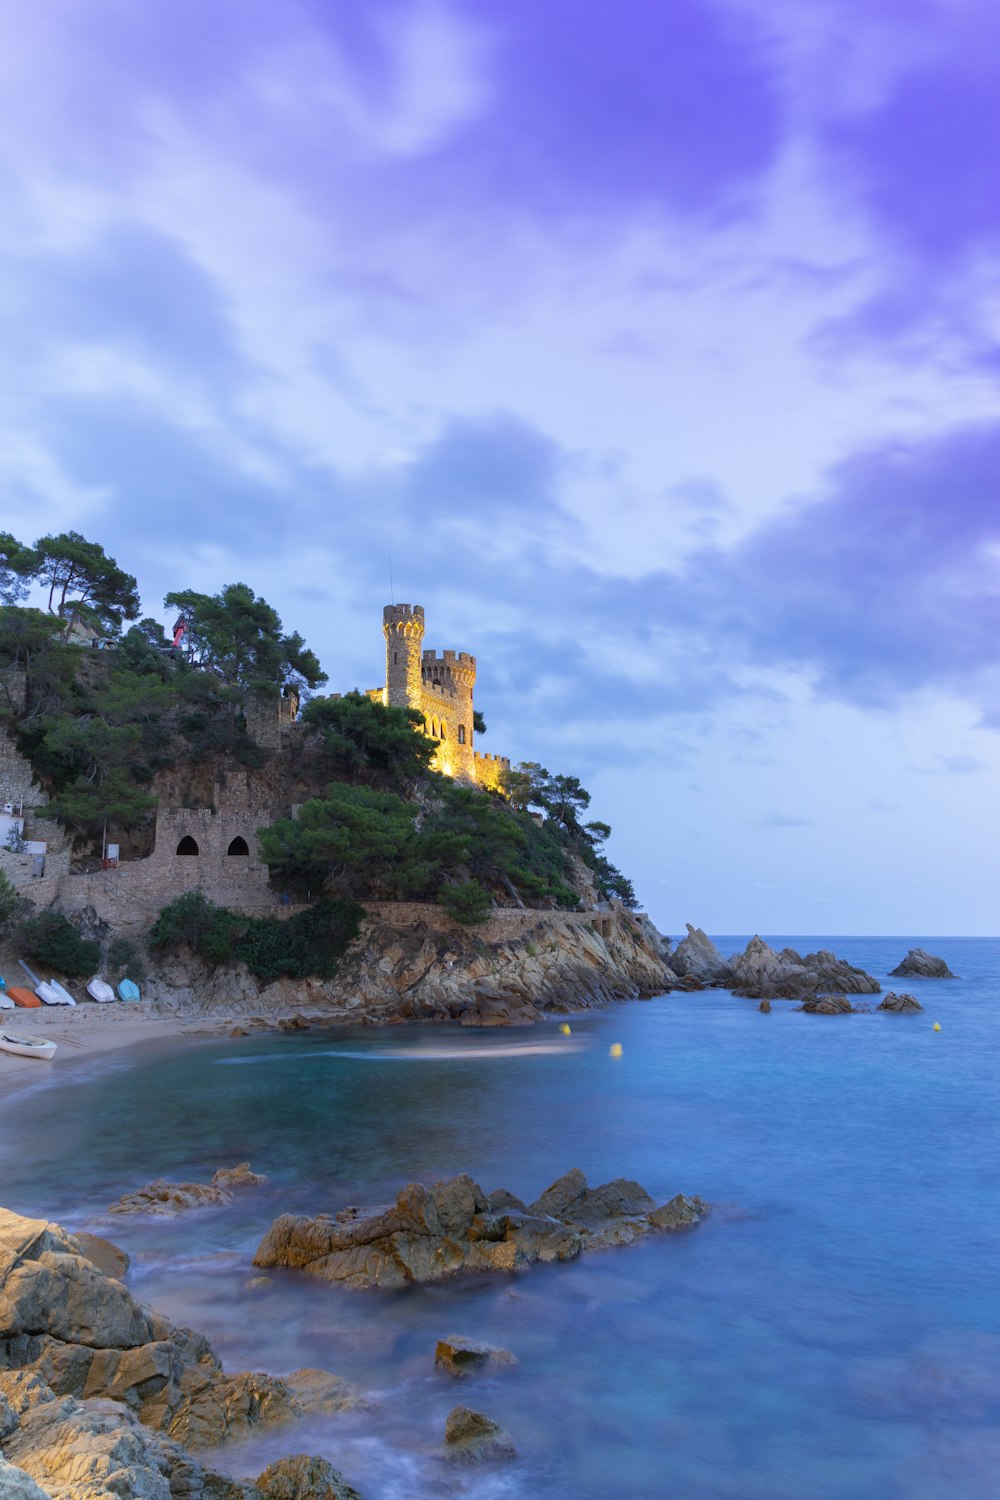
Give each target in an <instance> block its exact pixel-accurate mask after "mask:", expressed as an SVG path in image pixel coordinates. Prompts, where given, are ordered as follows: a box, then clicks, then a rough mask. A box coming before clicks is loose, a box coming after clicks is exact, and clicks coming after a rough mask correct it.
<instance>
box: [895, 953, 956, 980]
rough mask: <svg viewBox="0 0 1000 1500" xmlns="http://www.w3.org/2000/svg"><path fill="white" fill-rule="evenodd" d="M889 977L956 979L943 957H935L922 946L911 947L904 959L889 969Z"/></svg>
mask: <svg viewBox="0 0 1000 1500" xmlns="http://www.w3.org/2000/svg"><path fill="white" fill-rule="evenodd" d="M889 977H890V978H891V979H957V978H958V975H957V974H953V973H952V972H951V970H950V969H949V967H948V965H947V964H946V963H945V961H944V959H943V958H936V957H935V956H934V954H933V953H927V952H925V950H924V949H923V948H911V949H910V951H909V953H908V954H907V955H906V957H905V958H904V959H902V960H901V962H899V963H898V964H897V965H896V967H895V968H894V969H891V970H890V971H889Z"/></svg>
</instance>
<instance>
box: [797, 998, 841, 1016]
mask: <svg viewBox="0 0 1000 1500" xmlns="http://www.w3.org/2000/svg"><path fill="white" fill-rule="evenodd" d="M799 1010H804V1011H807V1012H808V1013H809V1014H810V1015H811V1016H849V1015H851V1014H852V1012H853V1010H854V1006H853V1005H852V1004H851V1002H850V1000H848V998H847V996H846V995H819V996H818V997H816V998H814V999H812V1000H804V1001H803V1002H802V1004H801V1005H800V1006H799Z"/></svg>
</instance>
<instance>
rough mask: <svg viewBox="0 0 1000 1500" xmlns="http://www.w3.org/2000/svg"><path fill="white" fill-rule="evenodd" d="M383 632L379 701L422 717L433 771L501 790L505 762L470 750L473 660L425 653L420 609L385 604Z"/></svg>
mask: <svg viewBox="0 0 1000 1500" xmlns="http://www.w3.org/2000/svg"><path fill="white" fill-rule="evenodd" d="M382 630H383V633H384V635H385V642H386V652H385V683H386V685H385V692H384V695H383V698H382V701H383V702H385V703H387V704H389V705H390V706H392V707H401V708H415V709H418V710H419V711H420V713H422V714H423V716H424V724H425V731H424V732H425V733H426V734H427V735H428V737H429V738H430V739H432V740H434V741H436V744H437V750H436V753H435V757H434V761H433V766H434V769H435V770H437V771H441V772H443V773H444V774H445V775H446V776H458V777H461V778H462V779H464V780H466V781H476V782H479V783H480V784H481V785H483V786H489V787H492V788H494V789H495V790H498V791H499V790H501V789H502V788H501V782H502V778H503V776H504V773H505V772H506V771H509V769H510V761H509V760H508V759H507V758H506V757H504V756H500V755H485V756H481V755H477V754H476V753H475V751H474V750H473V745H472V741H473V735H474V729H473V717H474V714H473V703H472V698H473V689H474V688H475V685H476V658H475V657H474V656H473V655H472V653H471V652H469V651H441V652H438V651H424V650H423V649H422V645H423V636H424V611H423V607H422V606H421V605H419V604H387V605H386V606H385V608H384V609H383V611H382ZM370 696H372V697H375V696H376V694H375V693H372V694H371V695H370Z"/></svg>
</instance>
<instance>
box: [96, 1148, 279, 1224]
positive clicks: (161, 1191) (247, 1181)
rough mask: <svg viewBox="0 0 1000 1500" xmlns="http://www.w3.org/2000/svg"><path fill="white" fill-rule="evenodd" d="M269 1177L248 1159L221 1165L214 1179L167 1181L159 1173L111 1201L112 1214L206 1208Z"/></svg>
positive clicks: (227, 1200)
mask: <svg viewBox="0 0 1000 1500" xmlns="http://www.w3.org/2000/svg"><path fill="white" fill-rule="evenodd" d="M266 1181H267V1178H266V1177H264V1176H263V1175H262V1174H261V1173H259V1172H251V1170H250V1163H249V1162H248V1161H241V1162H237V1164H236V1166H235V1167H220V1168H219V1170H218V1171H217V1172H216V1173H215V1175H214V1177H213V1178H212V1180H211V1182H167V1181H165V1179H164V1178H162V1177H157V1178H156V1179H155V1180H154V1181H153V1182H150V1183H147V1184H146V1186H145V1187H141V1188H136V1190H135V1192H134V1193H126V1194H125V1196H124V1197H122V1198H119V1200H118V1202H117V1203H112V1204H111V1207H110V1208H109V1209H108V1213H109V1214H156V1215H157V1216H158V1217H160V1218H172V1217H173V1216H174V1215H175V1214H180V1213H183V1212H184V1211H185V1209H188V1208H206V1207H208V1206H210V1205H212V1204H220V1203H230V1202H232V1197H233V1193H234V1192H235V1191H237V1190H238V1189H241V1188H251V1187H260V1186H261V1185H262V1184H263V1183H265V1182H266Z"/></svg>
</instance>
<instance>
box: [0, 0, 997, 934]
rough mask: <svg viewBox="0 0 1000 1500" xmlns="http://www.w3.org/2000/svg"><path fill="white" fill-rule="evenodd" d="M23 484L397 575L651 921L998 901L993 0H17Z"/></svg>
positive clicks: (262, 558) (896, 928)
mask: <svg viewBox="0 0 1000 1500" xmlns="http://www.w3.org/2000/svg"><path fill="white" fill-rule="evenodd" d="M0 21H2V22H3V38H4V42H3V46H2V47H0V104H2V117H3V120H4V129H3V132H2V134H0V174H2V198H0V202H2V204H3V210H2V213H0V309H2V323H3V328H4V336H3V339H2V341H0V372H2V373H0V494H2V495H3V506H2V515H0V527H2V528H5V529H9V530H12V531H13V532H14V533H15V534H16V535H18V536H20V537H22V539H24V540H28V541H31V540H33V539H34V538H35V536H37V535H39V534H41V533H42V532H44V531H48V530H53V529H62V528H64V527H67V526H75V527H77V528H78V529H79V530H82V531H84V532H85V533H86V534H88V535H90V536H93V537H95V538H96V539H98V540H101V541H103V542H104V543H105V545H106V546H107V547H108V550H109V551H110V552H112V553H113V554H114V555H115V556H116V557H117V559H118V561H119V562H120V563H121V564H122V565H123V566H126V567H127V568H129V569H130V571H133V572H134V573H135V574H136V575H137V577H138V579H139V583H140V587H141V590H142V593H143V599H144V604H145V608H146V610H147V611H148V612H150V613H154V614H156V615H158V616H160V617H161V618H165V614H164V612H163V610H162V608H160V604H161V600H162V596H163V594H164V593H165V592H166V591H167V590H169V589H182V588H187V587H191V588H200V589H207V590H212V591H214V590H215V589H217V588H218V587H220V586H221V585H223V584H225V583H228V582H232V581H235V580H237V579H239V580H242V581H245V582H247V583H250V584H252V585H253V586H254V588H256V589H257V590H258V592H260V593H263V594H264V595H265V596H266V597H267V598H268V600H269V601H270V602H272V603H273V604H275V605H276V606H277V608H278V609H279V610H280V611H281V614H282V616H283V619H284V621H285V624H286V626H287V627H288V628H290V629H291V628H295V629H299V630H301V631H302V633H303V634H304V635H305V636H306V639H307V640H308V641H309V643H310V644H311V645H312V646H313V647H314V648H315V649H316V650H317V651H318V653H319V654H320V656H321V659H322V661H323V664H324V666H325V668H326V670H327V671H328V672H329V673H330V678H331V684H330V685H331V688H333V689H338V688H350V687H352V686H355V685H357V686H360V687H366V686H369V685H372V684H374V683H375V682H377V681H379V680H380V673H381V670H382V639H381V609H382V605H383V603H384V602H385V601H386V597H387V593H388V557H389V554H390V553H391V554H392V558H393V570H394V577H395V593H396V598H397V599H404V600H409V601H412V602H417V603H422V604H424V606H425V607H426V610H427V615H428V621H429V630H428V639H427V644H428V645H429V646H435V647H437V648H438V649H441V648H443V647H445V646H449V647H455V648H459V649H464V650H470V651H473V652H475V653H476V654H477V655H478V657H479V662H480V677H479V685H478V691H477V697H478V701H479V703H480V705H481V707H482V708H483V711H484V712H485V714H486V717H487V720H488V722H489V726H490V727H489V734H488V736H487V737H486V739H485V740H484V741H483V744H482V748H483V749H489V750H492V751H494V752H497V753H509V754H510V755H511V756H512V757H513V758H514V759H515V760H518V759H537V760H541V761H542V762H544V763H545V764H546V765H548V766H549V767H550V769H552V770H565V771H571V772H575V773H577V774H579V775H580V776H581V778H582V779H583V781H584V783H585V784H586V785H588V786H590V787H591V789H592V791H593V792H594V803H593V812H594V815H595V816H597V817H601V818H606V819H607V820H608V821H609V822H611V823H612V824H613V825H614V826H615V837H614V839H613V841H612V846H611V849H610V852H611V854H612V857H613V858H615V859H616V860H617V862H619V863H620V864H621V865H622V866H623V867H624V868H625V869H626V870H628V871H629V872H630V873H631V874H632V875H633V876H634V878H635V880H636V885H637V888H638V892H639V895H640V897H641V899H642V900H643V902H644V903H645V904H647V905H648V907H649V909H650V911H651V913H652V915H653V916H654V918H655V919H656V920H657V921H658V922H660V924H661V925H663V926H664V927H665V928H666V929H668V930H671V931H673V932H676V931H677V930H678V929H681V930H683V922H684V921H685V920H691V921H695V922H697V923H699V924H700V925H703V926H706V927H708V928H709V929H710V930H712V931H715V932H727V931H728V932H732V931H741V930H754V929H757V930H760V931H762V932H801V933H823V932H827V933H835V932H866V931H867V932H880V931H883V932H898V933H905V934H914V935H918V936H919V935H932V934H935V933H941V932H955V933H959V932H971V933H976V932H996V931H997V930H998V928H997V922H998V915H997V913H998V902H997V892H998V889H1000V856H998V852H997V851H998V849H1000V813H998V808H1000V736H998V731H1000V666H998V642H1000V493H998V492H1000V415H998V410H1000V408H998V397H1000V89H998V87H997V81H996V59H997V57H998V56H1000V7H998V6H997V5H996V3H995V0H872V3H871V4H869V5H867V6H864V7H861V8H859V7H858V5H857V4H856V3H848V0H670V3H669V4H665V3H663V0H616V3H615V4H613V5H612V4H610V3H608V4H598V3H592V4H589V3H584V0H543V3H541V4H539V3H538V0H533V3H529V0H502V3H501V0H455V3H447V0H426V3H421V0H410V3H407V4H402V3H399V4H397V3H391V0H369V3H367V4H365V5H359V4H357V3H355V0H284V3H283V4H281V5H275V4H273V3H272V0H214V3H213V4H211V5H209V6H206V5H204V4H202V3H195V0H170V3H167V0H145V3H143V4H138V3H136V4H126V5H123V4H121V3H120V0H89V3H88V4H87V5H85V6H81V5H79V4H77V3H74V0H0Z"/></svg>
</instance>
